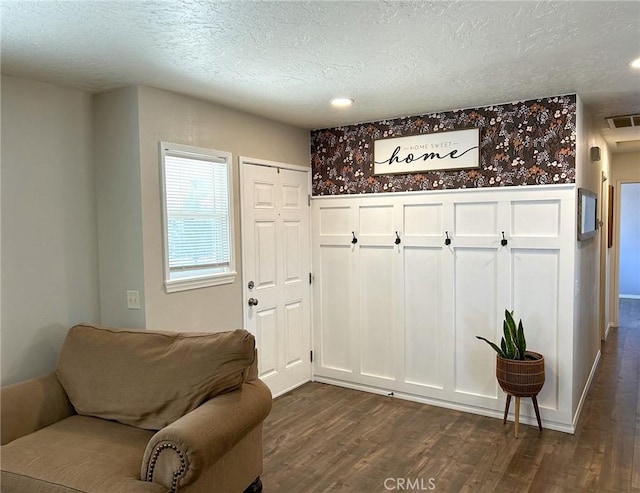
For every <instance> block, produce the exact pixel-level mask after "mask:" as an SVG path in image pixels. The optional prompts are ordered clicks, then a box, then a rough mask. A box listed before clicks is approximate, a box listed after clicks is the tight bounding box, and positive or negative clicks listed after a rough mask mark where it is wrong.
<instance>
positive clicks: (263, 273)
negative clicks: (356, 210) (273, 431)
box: [240, 158, 311, 397]
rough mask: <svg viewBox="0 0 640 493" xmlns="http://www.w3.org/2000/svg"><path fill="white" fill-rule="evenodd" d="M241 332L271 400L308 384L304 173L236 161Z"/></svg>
mask: <svg viewBox="0 0 640 493" xmlns="http://www.w3.org/2000/svg"><path fill="white" fill-rule="evenodd" d="M240 167H241V180H242V186H241V188H242V250H243V298H244V319H245V328H246V329H247V330H249V331H250V332H251V333H253V334H254V335H255V337H256V344H257V347H258V369H259V375H260V378H261V379H262V380H263V381H264V382H265V383H266V384H267V385H268V386H269V388H270V389H271V392H272V394H273V395H274V397H275V396H278V395H280V394H283V393H285V392H287V391H289V390H291V389H293V388H295V387H297V386H299V385H301V384H303V383H305V382H307V381H309V380H310V379H311V324H310V318H311V311H310V299H311V295H310V291H311V289H310V286H309V284H310V272H311V270H310V269H311V253H310V241H309V235H310V232H309V223H310V207H309V203H308V196H309V195H308V194H309V170H308V169H306V168H302V167H296V166H289V165H282V164H278V163H271V162H267V161H261V160H256V159H249V158H240Z"/></svg>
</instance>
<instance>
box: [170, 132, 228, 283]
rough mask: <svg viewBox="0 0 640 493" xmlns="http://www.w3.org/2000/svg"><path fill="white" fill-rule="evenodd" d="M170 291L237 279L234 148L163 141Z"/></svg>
mask: <svg viewBox="0 0 640 493" xmlns="http://www.w3.org/2000/svg"><path fill="white" fill-rule="evenodd" d="M160 165H161V171H162V172H161V176H162V205H163V213H164V214H163V220H164V221H163V223H164V224H163V226H164V229H163V235H164V269H165V275H164V285H165V289H166V291H167V292H168V293H171V292H174V291H183V290H185V289H195V288H201V287H206V286H215V285H218V284H227V283H232V282H233V281H234V280H235V276H236V272H235V263H234V259H233V211H232V207H231V189H232V188H231V153H229V152H224V151H214V150H210V149H200V148H197V147H189V146H184V145H178V144H169V143H167V142H160Z"/></svg>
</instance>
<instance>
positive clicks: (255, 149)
mask: <svg viewBox="0 0 640 493" xmlns="http://www.w3.org/2000/svg"><path fill="white" fill-rule="evenodd" d="M138 95H139V119H140V168H141V169H140V172H141V186H142V223H143V234H144V278H145V288H144V291H145V309H146V313H145V315H146V326H147V327H148V328H157V329H173V330H195V331H209V330H211V331H221V330H228V329H233V328H237V327H242V323H243V322H242V309H243V307H242V286H241V283H242V259H241V244H240V233H241V228H240V183H239V173H238V157H239V156H245V157H252V158H259V159H266V160H270V161H278V162H284V163H289V164H297V165H300V166H309V163H310V148H309V131H308V130H305V129H302V128H296V127H292V126H290V125H285V124H282V123H278V122H275V121H272V120H268V119H266V118H261V117H257V116H254V115H250V114H248V113H244V112H241V111H236V110H232V109H229V108H225V107H222V106H219V105H216V104H212V103H209V102H206V101H202V100H198V99H194V98H191V97H188V96H184V95H181V94H176V93H171V92H167V91H162V90H159V89H154V88H150V87H140V88H139V92H138ZM159 141H167V142H173V143H177V144H186V145H193V146H196V147H205V148H210V149H217V150H221V151H228V152H231V153H233V209H234V216H235V224H234V233H235V255H236V270H237V272H238V276H237V277H236V281H235V282H234V283H233V284H225V285H222V286H213V287H209V288H201V289H194V290H189V291H181V292H177V293H171V294H166V293H165V291H164V289H163V279H164V277H163V276H164V273H163V257H162V227H161V224H162V218H161V212H160V182H159V156H158V142H159Z"/></svg>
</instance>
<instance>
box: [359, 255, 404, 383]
mask: <svg viewBox="0 0 640 493" xmlns="http://www.w3.org/2000/svg"><path fill="white" fill-rule="evenodd" d="M359 254H360V269H359V280H360V344H361V346H360V354H361V363H360V364H361V373H362V374H363V375H367V376H374V377H380V378H385V379H393V378H394V377H395V375H394V373H395V371H394V365H395V358H396V348H395V347H394V337H393V333H394V324H395V320H394V305H393V260H394V259H393V248H392V247H361V248H360V252H359Z"/></svg>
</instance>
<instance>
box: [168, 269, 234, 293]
mask: <svg viewBox="0 0 640 493" xmlns="http://www.w3.org/2000/svg"><path fill="white" fill-rule="evenodd" d="M236 275H237V273H236V272H225V273H224V274H217V275H215V276H208V277H192V278H189V279H174V280H171V281H165V282H164V289H165V291H166V292H167V293H176V292H178V291H187V290H189V289H199V288H208V287H210V286H220V285H222V284H231V283H233V282H234V281H235V280H236Z"/></svg>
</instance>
